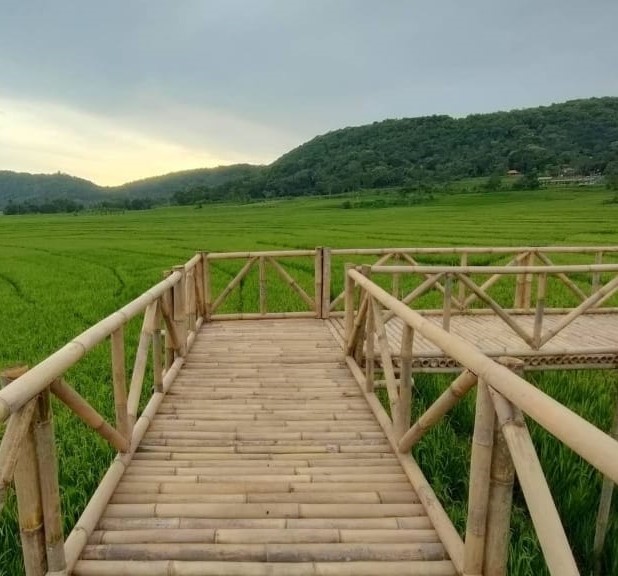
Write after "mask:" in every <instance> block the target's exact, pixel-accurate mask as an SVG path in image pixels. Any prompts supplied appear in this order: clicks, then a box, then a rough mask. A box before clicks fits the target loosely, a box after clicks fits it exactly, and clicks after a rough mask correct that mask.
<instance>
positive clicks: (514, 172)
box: [506, 170, 520, 176]
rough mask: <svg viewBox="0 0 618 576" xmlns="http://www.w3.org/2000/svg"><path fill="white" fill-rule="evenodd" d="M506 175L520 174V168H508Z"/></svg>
mask: <svg viewBox="0 0 618 576" xmlns="http://www.w3.org/2000/svg"><path fill="white" fill-rule="evenodd" d="M506 175H507V176H519V175H520V172H519V170H508V171H507V173H506Z"/></svg>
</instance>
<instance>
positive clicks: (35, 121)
mask: <svg viewBox="0 0 618 576" xmlns="http://www.w3.org/2000/svg"><path fill="white" fill-rule="evenodd" d="M0 109H1V110H2V112H3V114H2V115H1V116H0V166H1V167H2V168H5V169H12V170H24V171H35V172H39V171H40V172H56V171H61V172H66V173H70V174H74V175H77V176H81V177H84V178H88V179H91V180H94V181H95V182H97V183H99V184H103V185H114V184H121V183H123V182H126V181H130V180H135V179H138V178H143V177H147V176H151V175H154V174H163V173H167V172H172V171H175V170H184V169H190V168H198V167H208V166H218V165H222V164H232V163H236V162H253V163H265V162H269V161H271V160H272V159H273V157H272V156H265V155H260V154H259V153H253V154H252V153H251V152H250V151H249V150H243V151H241V152H237V151H234V150H233V149H232V148H230V147H226V146H224V145H218V146H217V145H216V144H215V141H216V140H217V138H216V137H214V136H213V135H212V134H211V135H210V136H209V132H208V126H209V125H210V127H211V131H212V132H213V133H221V132H225V131H228V130H229V131H232V132H242V131H243V130H244V131H245V132H247V133H250V134H252V135H253V137H256V136H255V134H256V133H257V132H259V130H260V127H259V126H253V125H251V124H249V123H244V122H242V121H240V120H236V119H234V118H226V117H224V116H222V115H218V114H212V115H209V114H207V113H206V112H205V111H203V110H202V111H195V117H194V124H193V126H194V127H195V126H196V125H201V126H202V128H203V129H206V132H205V133H204V132H203V133H202V134H203V135H202V140H203V142H209V143H210V145H211V146H207V145H199V143H198V142H195V144H193V145H185V144H181V143H179V142H181V141H182V140H183V139H182V138H180V137H179V138H178V139H165V138H162V137H159V136H157V135H150V134H149V133H148V130H140V129H139V124H140V120H139V118H138V119H135V118H133V119H132V120H133V122H135V123H136V124H137V125H138V128H133V129H132V128H131V123H129V122H128V121H127V119H122V118H121V119H118V120H116V121H114V122H112V121H110V120H109V119H107V118H105V117H99V116H96V115H93V114H89V113H84V112H80V111H76V110H74V109H71V108H67V107H65V106H62V105H58V104H50V103H48V102H37V101H22V100H19V101H17V100H12V99H6V98H0ZM190 116H191V111H189V110H185V111H183V112H182V113H178V115H177V116H176V117H173V116H172V115H169V116H168V122H169V123H170V130H173V125H174V123H175V122H176V121H177V122H178V123H179V124H180V125H183V126H186V125H187V123H189V122H190V121H191V119H190ZM142 121H143V122H146V120H145V118H142ZM223 140H224V139H223Z"/></svg>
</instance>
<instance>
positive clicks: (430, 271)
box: [371, 253, 463, 308]
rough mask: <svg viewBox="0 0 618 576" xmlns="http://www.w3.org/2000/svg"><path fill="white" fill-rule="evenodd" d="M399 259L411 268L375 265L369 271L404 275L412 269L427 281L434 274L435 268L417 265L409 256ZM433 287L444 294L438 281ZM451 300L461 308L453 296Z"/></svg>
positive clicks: (405, 255)
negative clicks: (407, 263)
mask: <svg viewBox="0 0 618 576" xmlns="http://www.w3.org/2000/svg"><path fill="white" fill-rule="evenodd" d="M401 257H402V258H403V259H404V260H406V261H408V262H409V263H410V264H411V265H412V266H388V267H387V266H378V265H377V264H375V265H374V266H372V267H371V269H372V271H374V272H376V271H377V272H379V271H388V272H390V273H395V274H398V273H405V271H406V270H407V272H408V273H409V272H410V268H414V269H415V270H416V273H417V274H422V275H423V276H424V277H425V278H427V279H429V278H431V275H432V274H433V273H434V270H433V269H434V268H435V266H423V265H421V264H419V263H418V262H417V261H416V260H414V258H412V257H411V256H410V255H409V254H405V253H402V254H401ZM421 270H422V271H421ZM435 286H436V290H438V291H439V292H441V293H442V294H444V286H442V284H441V283H440V282H439V281H437V280H436V283H435ZM452 298H453V301H454V302H455V305H456V306H457V307H458V308H463V304H462V303H461V302H460V301H459V300H457V298H455V297H454V296H452Z"/></svg>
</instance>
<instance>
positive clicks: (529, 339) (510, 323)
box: [457, 274, 534, 347]
mask: <svg viewBox="0 0 618 576" xmlns="http://www.w3.org/2000/svg"><path fill="white" fill-rule="evenodd" d="M457 276H458V277H459V278H460V280H461V281H462V282H463V283H464V284H465V285H466V286H467V287H468V288H470V290H472V292H474V293H475V294H476V295H477V296H478V297H479V298H480V299H481V300H483V301H484V302H487V304H489V307H490V308H491V309H492V310H493V311H494V312H495V313H496V314H497V316H498V317H499V318H500V319H501V320H502V321H503V322H504V323H505V324H506V325H507V326H509V327H510V328H511V329H512V330H513V332H515V333H516V334H517V335H518V336H519V337H520V338H521V339H522V340H523V341H524V342H525V343H526V344H528V345H529V346H531V347H532V346H533V342H534V341H533V339H532V337H531V336H530V335H529V334H528V333H527V332H526V331H525V330H524V329H523V328H522V327H521V326H520V325H519V324H518V323H517V322H515V320H513V318H511V317H510V316H509V315H508V314H507V313H506V312H505V310H504V308H502V306H500V304H498V303H497V302H496V301H495V300H494V299H493V298H492V297H491V296H490V295H489V294H487V293H485V292H483V291H482V290H481V289H480V288H479V287H478V286H477V285H476V284H475V283H474V282H473V281H472V280H471V279H470V278H468V277H467V276H464V275H463V274H457Z"/></svg>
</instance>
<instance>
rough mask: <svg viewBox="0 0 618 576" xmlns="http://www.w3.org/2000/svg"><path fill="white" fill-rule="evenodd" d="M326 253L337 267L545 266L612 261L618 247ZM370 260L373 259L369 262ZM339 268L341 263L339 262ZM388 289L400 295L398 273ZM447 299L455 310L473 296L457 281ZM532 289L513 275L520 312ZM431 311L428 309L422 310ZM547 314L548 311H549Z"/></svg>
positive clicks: (334, 305)
mask: <svg viewBox="0 0 618 576" xmlns="http://www.w3.org/2000/svg"><path fill="white" fill-rule="evenodd" d="M330 256H331V260H332V265H333V266H335V267H336V266H338V265H339V264H338V262H339V261H340V260H341V258H344V259H346V261H349V260H350V258H352V257H360V258H362V260H363V262H362V263H363V264H364V265H367V264H369V263H371V264H372V265H373V266H385V265H387V264H388V265H389V266H393V265H394V266H436V265H444V264H445V261H446V263H448V265H449V266H454V265H458V266H460V267H462V268H465V267H467V266H468V264H469V263H470V262H471V261H472V260H475V261H477V262H478V263H479V264H482V265H483V266H485V265H487V262H486V261H487V260H495V259H506V258H509V257H510V259H509V260H508V261H507V262H504V263H501V264H500V266H506V267H510V266H532V265H533V264H534V263H535V262H538V263H540V264H546V265H553V264H554V260H555V259H556V258H558V257H560V258H564V257H568V258H569V259H572V258H580V259H583V260H585V261H586V262H587V263H590V264H603V262H604V260H603V259H604V257H605V258H608V257H611V258H612V260H614V261H615V257H616V256H618V246H585V247H573V246H542V247H530V246H519V247H508V246H499V247H480V246H469V247H418V248H343V249H332V250H330ZM372 260H373V262H371V261H372ZM340 266H341V269H342V270H343V267H344V264H343V263H342V264H341V265H340ZM423 275H424V276H425V278H426V279H428V280H431V278H432V276H431V272H430V271H426V272H424V274H423ZM390 276H391V283H390V292H391V294H392V295H393V296H396V297H399V298H401V297H402V296H403V295H402V293H401V291H402V289H403V283H402V272H397V271H392V272H391V275H390ZM332 277H333V278H338V277H339V276H338V275H337V274H333V275H332ZM501 278H502V275H497V276H492V277H491V278H489V279H488V280H487V281H486V282H485V283H484V284H483V285H482V286H481V288H482V289H483V290H484V291H487V290H488V289H489V288H491V287H492V286H493V285H494V284H496V283H497V282H498V280H500V279H501ZM443 282H444V278H438V279H437V281H436V282H435V284H434V286H435V289H436V290H438V291H440V292H441V293H442V294H444V290H445V286H444V285H443ZM599 283H600V273H596V274H593V276H592V282H591V285H590V290H591V292H595V291H596V290H597V289H598V287H599ZM452 288H453V289H452V298H451V301H452V303H453V305H454V307H455V308H456V309H470V306H471V304H473V303H474V301H475V300H476V298H477V296H476V295H475V294H468V293H467V289H466V287H465V285H464V284H463V283H461V282H459V283H453V287H452ZM570 288H571V289H572V290H575V291H576V292H578V295H579V296H581V295H582V292H581V291H579V289H578V287H577V285H572V286H570ZM531 290H532V277H531V276H530V274H525V273H523V272H520V274H518V276H517V290H516V296H515V302H514V307H515V308H519V309H520V310H521V311H522V312H523V311H525V310H528V311H529V310H530V298H531ZM343 299H344V291H343V290H342V291H340V292H339V293H338V294H337V295H336V296H335V297H334V298H333V299H332V300H331V301H330V312H331V314H333V313H334V314H337V311H338V310H339V309H340V308H341V306H342V305H343ZM424 311H425V312H431V310H424ZM488 312H491V311H488ZM550 313H551V312H550Z"/></svg>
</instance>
